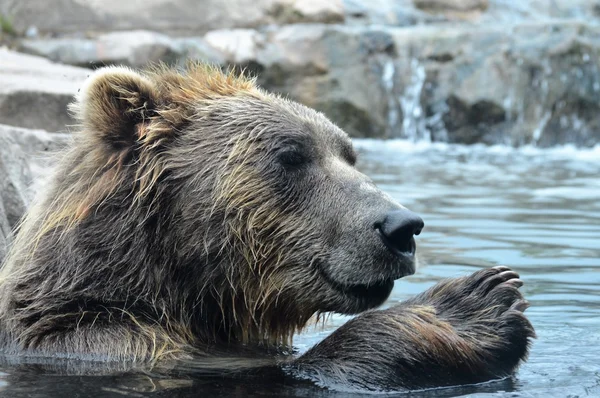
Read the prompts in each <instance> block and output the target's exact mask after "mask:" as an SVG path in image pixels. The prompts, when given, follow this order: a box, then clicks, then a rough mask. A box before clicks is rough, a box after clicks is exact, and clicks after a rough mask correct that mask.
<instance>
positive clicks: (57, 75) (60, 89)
mask: <svg viewBox="0 0 600 398" xmlns="http://www.w3.org/2000/svg"><path fill="white" fill-rule="evenodd" d="M89 74H90V71H89V70H86V69H82V68H76V67H72V66H65V65H58V64H54V63H52V62H49V61H48V60H46V59H44V58H40V57H34V56H30V55H24V54H20V53H16V52H13V51H9V50H6V49H1V48H0V123H3V124H9V125H13V126H20V127H26V128H35V129H44V130H47V131H64V130H65V129H67V128H68V126H69V125H72V124H73V120H72V119H71V118H70V116H69V114H68V112H67V104H68V103H70V102H71V101H72V100H73V95H74V94H75V93H76V92H77V90H78V89H79V87H80V86H81V83H82V82H83V81H84V80H85V78H86V77H87V76H88V75H89Z"/></svg>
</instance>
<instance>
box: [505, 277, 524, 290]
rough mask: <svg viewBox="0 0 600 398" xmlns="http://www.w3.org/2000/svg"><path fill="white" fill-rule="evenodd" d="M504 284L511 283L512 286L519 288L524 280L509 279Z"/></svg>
mask: <svg viewBox="0 0 600 398" xmlns="http://www.w3.org/2000/svg"><path fill="white" fill-rule="evenodd" d="M502 284H503V285H509V286H512V287H514V288H516V289H518V288H520V287H521V286H523V281H522V280H521V279H518V278H515V279H509V280H507V281H505V282H503V283H502Z"/></svg>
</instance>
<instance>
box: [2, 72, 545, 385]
mask: <svg viewBox="0 0 600 398" xmlns="http://www.w3.org/2000/svg"><path fill="white" fill-rule="evenodd" d="M72 110H73V113H74V115H75V117H76V118H77V120H78V121H79V123H80V129H79V132H78V133H76V134H75V135H74V140H73V144H72V146H71V148H70V149H69V150H68V152H66V153H65V154H64V156H63V158H62V160H61V162H60V164H59V166H58V168H57V170H56V172H55V174H54V177H53V178H52V180H51V181H50V182H49V184H48V186H47V188H46V190H45V191H44V192H43V193H42V195H41V196H40V197H39V198H38V200H37V202H36V204H35V205H34V206H33V207H32V208H31V209H30V211H29V213H28V214H27V216H26V218H25V219H24V221H23V222H22V224H21V226H20V228H19V230H18V234H17V237H16V241H15V243H14V244H13V246H12V249H11V251H10V253H9V255H8V257H7V259H6V261H5V263H4V266H3V269H2V274H1V278H2V279H1V285H0V325H1V328H2V334H3V337H2V340H3V346H4V352H5V353H26V354H28V355H38V356H39V355H41V356H48V355H53V356H56V355H60V356H67V357H77V358H88V359H94V360H104V361H119V362H130V363H148V362H150V363H155V362H156V361H158V360H164V359H169V358H171V359H173V358H186V357H187V358H190V357H192V356H194V355H195V356H198V355H213V356H215V355H225V354H224V353H229V354H227V355H231V353H242V352H246V353H247V352H252V353H254V354H252V355H255V356H258V355H264V354H265V352H272V351H273V349H275V352H279V351H280V350H281V349H282V348H284V349H285V348H289V347H290V345H291V337H292V335H293V334H294V333H295V332H297V331H298V330H300V329H302V328H303V327H304V326H305V325H306V324H307V322H308V321H309V319H310V318H311V317H313V316H315V315H319V314H322V313H326V312H331V311H335V312H341V313H347V314H353V313H360V312H363V311H365V310H368V309H370V308H373V307H376V306H378V305H380V304H381V303H382V302H383V301H384V300H385V299H386V298H387V296H388V295H389V293H390V291H391V289H392V287H393V280H395V279H398V278H400V277H402V276H404V275H407V274H410V273H412V272H413V271H414V264H413V263H412V262H413V259H412V257H411V256H404V255H398V254H394V253H393V252H391V251H390V250H389V249H388V248H387V247H386V246H385V245H384V244H383V243H382V241H381V239H380V237H379V236H378V235H377V233H376V232H377V231H376V229H375V228H374V226H377V225H378V223H380V220H381V219H382V217H385V214H387V213H388V212H390V211H394V210H397V209H401V207H400V206H399V205H398V204H397V203H395V202H394V201H393V200H391V199H390V198H389V197H388V196H387V195H385V194H383V193H382V192H381V191H379V190H378V189H377V188H376V187H375V186H374V185H373V183H372V182H371V181H370V180H369V179H368V178H367V177H366V176H364V175H362V174H361V173H359V172H358V171H356V169H355V168H354V167H353V166H354V162H355V160H356V155H355V153H354V151H353V149H352V145H351V142H350V140H349V138H348V137H347V136H346V135H345V134H344V133H343V132H342V131H341V130H340V129H339V128H337V127H336V126H334V125H333V124H332V123H331V122H329V121H328V120H327V119H326V118H325V117H324V116H323V115H321V114H319V113H316V112H314V111H312V110H310V109H308V108H305V107H303V106H301V105H299V104H296V103H293V102H291V101H288V100H285V99H282V98H280V97H277V96H274V95H272V94H268V93H266V92H264V91H262V90H261V89H259V88H257V87H256V86H255V84H254V81H253V80H252V79H249V78H246V77H244V76H235V75H233V74H230V73H223V72H221V71H220V70H218V69H215V68H211V67H207V66H203V65H195V64H190V65H189V66H188V67H187V68H185V69H184V70H172V69H168V68H164V67H160V68H156V69H153V70H149V71H145V72H143V73H137V72H134V71H132V70H129V69H125V68H105V69H102V70H100V71H98V72H96V73H95V74H94V75H93V76H92V77H91V78H90V79H89V80H88V81H87V82H86V84H85V86H84V87H83V88H82V89H81V91H80V94H79V95H78V98H77V101H76V102H75V103H74V104H73V106H72ZM482 272H483V273H481V272H480V273H477V274H475V275H474V276H471V277H470V278H463V279H458V280H450V281H447V282H444V283H442V284H440V285H438V286H436V287H434V288H433V289H430V290H429V291H428V292H426V293H424V294H422V295H420V296H418V297H416V298H415V299H413V300H410V301H408V302H406V303H403V304H401V305H399V306H398V307H395V308H392V309H389V310H385V311H372V312H367V313H365V314H364V315H361V316H359V317H357V318H356V319H354V320H353V321H351V322H349V323H348V324H346V325H345V326H344V327H342V328H340V329H339V330H338V331H336V332H335V333H334V334H333V335H332V336H331V337H330V338H328V339H326V340H325V341H324V342H322V343H321V344H319V345H318V346H316V347H315V348H313V349H312V350H311V351H309V352H308V353H307V354H306V355H304V356H303V357H301V358H299V359H298V360H296V361H295V362H289V360H285V361H284V362H285V364H286V365H285V366H287V367H288V368H289V369H291V371H292V372H294V373H295V374H297V375H298V376H300V377H313V378H317V379H318V380H325V379H327V380H334V381H335V380H337V381H340V382H343V383H353V384H356V385H359V386H364V387H367V388H398V387H400V388H416V387H423V386H435V385H448V384H453V383H457V382H475V381H482V380H487V379H490V378H494V377H502V376H505V375H507V374H510V372H512V371H513V370H514V369H515V368H516V367H517V366H518V364H519V362H520V361H521V360H522V359H523V358H525V356H526V354H527V346H528V339H529V337H531V336H533V329H532V328H531V325H530V324H529V323H528V321H527V320H526V319H525V318H524V316H523V315H522V313H521V311H522V310H523V309H524V308H525V304H524V302H523V301H522V300H521V296H520V294H519V293H518V291H517V288H518V286H519V284H520V281H519V280H518V279H517V278H518V276H516V274H514V273H512V272H510V271H508V270H507V269H495V270H488V271H482ZM372 367H374V368H375V369H378V370H379V372H378V374H377V375H372V372H371V371H369V368H372ZM432 368H435V369H437V370H435V371H432ZM465 372H466V373H465ZM465 374H470V375H471V376H465ZM371 376H372V377H371Z"/></svg>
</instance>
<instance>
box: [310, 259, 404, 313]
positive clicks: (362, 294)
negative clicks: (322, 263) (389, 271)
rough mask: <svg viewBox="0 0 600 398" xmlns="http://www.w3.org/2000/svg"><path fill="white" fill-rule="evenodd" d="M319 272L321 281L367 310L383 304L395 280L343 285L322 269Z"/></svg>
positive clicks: (387, 279)
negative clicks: (359, 302) (358, 302)
mask: <svg viewBox="0 0 600 398" xmlns="http://www.w3.org/2000/svg"><path fill="white" fill-rule="evenodd" d="M319 270H320V273H321V275H322V277H323V279H324V280H325V281H326V282H327V283H328V284H329V285H330V286H331V287H332V288H333V289H334V290H336V291H337V292H339V293H342V294H343V295H344V296H346V297H349V298H353V299H355V300H359V301H361V302H363V303H364V304H365V305H366V306H367V307H369V308H372V307H376V306H378V305H381V304H383V302H384V301H385V300H387V298H388V297H389V296H390V293H391V292H392V289H393V288H394V279H395V278H386V279H382V280H378V281H371V282H369V283H357V284H345V283H340V282H338V281H336V280H334V279H333V278H332V277H331V276H329V275H328V274H327V272H325V270H323V269H322V267H319Z"/></svg>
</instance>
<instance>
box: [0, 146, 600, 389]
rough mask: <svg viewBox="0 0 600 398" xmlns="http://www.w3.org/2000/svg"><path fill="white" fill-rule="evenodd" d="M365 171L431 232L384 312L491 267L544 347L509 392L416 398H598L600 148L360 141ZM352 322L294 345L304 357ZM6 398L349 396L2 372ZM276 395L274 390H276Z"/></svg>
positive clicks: (184, 377)
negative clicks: (508, 277) (504, 277)
mask: <svg viewBox="0 0 600 398" xmlns="http://www.w3.org/2000/svg"><path fill="white" fill-rule="evenodd" d="M355 145H356V147H357V149H358V150H359V153H360V158H359V165H358V167H359V168H360V169H361V170H362V171H364V172H365V173H366V174H368V175H369V176H371V177H372V178H373V180H375V182H376V183H377V184H379V186H380V187H381V188H382V189H383V190H385V191H386V192H388V193H389V194H390V195H392V196H393V197H394V198H395V199H397V200H398V201H400V203H402V204H404V205H405V206H407V207H408V208H410V209H411V210H413V211H416V212H418V213H419V214H420V215H421V216H422V217H423V218H424V220H425V223H426V228H425V230H424V231H423V234H421V236H419V237H418V252H419V256H420V268H419V270H418V271H417V273H416V275H414V276H411V277H408V278H405V279H402V280H400V281H398V282H396V286H395V288H394V291H393V293H392V296H391V297H390V299H389V301H388V303H386V305H392V304H394V303H395V302H398V301H401V300H403V299H405V298H407V297H410V296H412V295H414V294H416V293H419V292H421V291H423V290H425V289H427V288H428V287H430V286H432V285H433V284H435V283H436V282H437V281H439V280H440V279H442V278H446V277H453V276H461V275H465V274H468V273H471V272H474V271H476V270H478V269H480V268H483V267H489V266H493V265H497V264H505V265H509V266H511V267H513V268H514V269H515V270H516V271H518V272H519V273H520V274H521V279H523V280H524V281H525V286H524V287H523V288H522V290H523V292H524V294H525V296H526V297H527V299H528V300H529V301H530V302H531V304H532V306H531V308H530V309H529V310H528V311H527V314H528V316H529V317H530V319H531V321H532V323H533V324H534V326H535V328H536V331H537V334H538V339H537V340H536V341H535V342H534V345H533V348H532V351H531V356H530V359H529V361H528V362H527V363H526V364H525V365H523V366H522V367H521V369H520V370H519V372H518V373H517V374H516V375H515V376H514V377H513V378H509V379H506V380H503V381H499V382H492V383H485V384H482V385H477V386H466V387H459V388H452V389H443V390H433V391H426V392H414V393H411V394H403V395H401V396H410V397H450V396H467V395H468V396H473V397H600V148H596V149H589V150H575V149H572V148H559V149H549V150H538V149H535V148H521V149H511V148H507V147H483V146H472V147H466V146H454V145H447V144H439V145H437V144H433V145H432V144H413V143H409V142H406V141H389V142H382V141H368V140H357V141H355ZM347 319H348V318H347V317H343V316H336V315H334V316H331V317H330V318H329V319H328V320H327V322H326V323H325V326H324V327H321V328H316V329H315V328H309V329H308V330H306V331H305V332H304V333H302V334H301V335H299V336H296V338H295V344H296V346H297V347H298V349H299V350H300V351H301V352H302V351H305V350H306V349H307V348H308V347H310V346H311V345H313V344H314V343H316V342H317V341H320V340H321V339H322V338H323V337H324V336H326V335H327V334H329V333H331V331H332V330H334V329H335V328H336V327H338V326H339V325H341V324H343V323H344V322H345V321H346V320H347ZM0 371H2V372H3V373H1V374H0V388H1V389H0V395H2V396H7V397H9V396H10V397H25V396H27V397H37V396H40V397H41V396H50V395H54V396H65V397H76V396H107V397H108V396H179V397H188V396H189V397H192V396H204V397H207V396H240V397H243V396H248V395H252V396H307V395H310V396H315V395H318V396H322V397H337V396H346V394H343V393H334V392H331V391H328V390H325V389H321V388H319V387H315V386H312V385H310V384H304V383H293V384H290V383H289V381H288V382H282V381H281V380H280V379H279V378H278V377H277V376H276V375H274V376H273V378H272V379H268V376H256V375H252V374H250V373H248V374H244V375H238V376H235V377H230V378H224V377H222V376H220V375H214V374H207V373H206V372H200V371H198V372H196V373H194V372H191V373H190V372H189V371H186V372H183V371H182V372H178V371H177V369H173V370H171V371H169V372H165V373H163V374H161V373H152V374H127V373H126V374H118V373H117V374H115V375H113V376H61V375H57V374H52V373H42V372H40V370H39V369H38V368H37V367H36V366H33V365H32V366H30V367H28V368H21V369H20V370H19V371H18V372H16V371H15V370H14V369H13V368H11V367H4V368H0ZM267 386H268V387H267Z"/></svg>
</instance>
